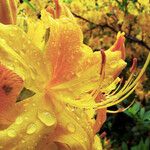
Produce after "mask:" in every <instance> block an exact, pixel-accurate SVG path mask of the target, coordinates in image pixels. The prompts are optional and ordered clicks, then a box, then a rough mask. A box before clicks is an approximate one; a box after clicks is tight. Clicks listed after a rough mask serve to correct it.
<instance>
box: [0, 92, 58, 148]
mask: <svg viewBox="0 0 150 150" xmlns="http://www.w3.org/2000/svg"><path fill="white" fill-rule="evenodd" d="M24 109H25V111H24V112H23V113H22V114H21V115H20V116H18V118H17V119H16V121H15V122H14V123H13V124H11V126H9V127H8V128H7V129H4V130H1V131H0V139H1V140H0V146H1V147H2V148H3V149H24V148H25V149H26V148H28V149H34V148H35V149H36V146H37V145H38V144H39V142H40V139H42V138H44V137H46V136H47V134H51V133H52V132H53V130H54V128H55V125H56V118H55V115H54V113H53V110H52V107H51V106H47V105H46V104H45V96H44V95H43V94H41V93H38V94H36V95H35V96H33V97H32V98H30V99H28V100H26V101H25V102H24Z"/></svg>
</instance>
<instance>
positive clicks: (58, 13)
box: [54, 0, 61, 18]
mask: <svg viewBox="0 0 150 150" xmlns="http://www.w3.org/2000/svg"><path fill="white" fill-rule="evenodd" d="M54 3H55V6H56V14H55V17H56V18H59V17H60V13H61V7H60V4H59V0H54Z"/></svg>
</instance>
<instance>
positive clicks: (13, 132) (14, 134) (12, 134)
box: [7, 129, 16, 137]
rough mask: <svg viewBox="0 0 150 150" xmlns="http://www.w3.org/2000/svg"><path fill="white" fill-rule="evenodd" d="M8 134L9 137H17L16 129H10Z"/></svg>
mask: <svg viewBox="0 0 150 150" xmlns="http://www.w3.org/2000/svg"><path fill="white" fill-rule="evenodd" d="M7 134H8V136H9V137H15V136H16V131H15V130H14V129H9V130H8V131H7Z"/></svg>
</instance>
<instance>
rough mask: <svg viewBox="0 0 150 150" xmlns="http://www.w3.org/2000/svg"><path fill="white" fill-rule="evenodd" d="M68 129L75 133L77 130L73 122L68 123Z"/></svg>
mask: <svg viewBox="0 0 150 150" xmlns="http://www.w3.org/2000/svg"><path fill="white" fill-rule="evenodd" d="M67 129H68V131H69V132H71V133H74V132H75V130H76V128H75V126H74V124H72V123H68V125H67Z"/></svg>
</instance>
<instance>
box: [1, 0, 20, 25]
mask: <svg viewBox="0 0 150 150" xmlns="http://www.w3.org/2000/svg"><path fill="white" fill-rule="evenodd" d="M16 16H17V7H16V3H15V0H1V1H0V22H1V23H4V24H15V23H16Z"/></svg>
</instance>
